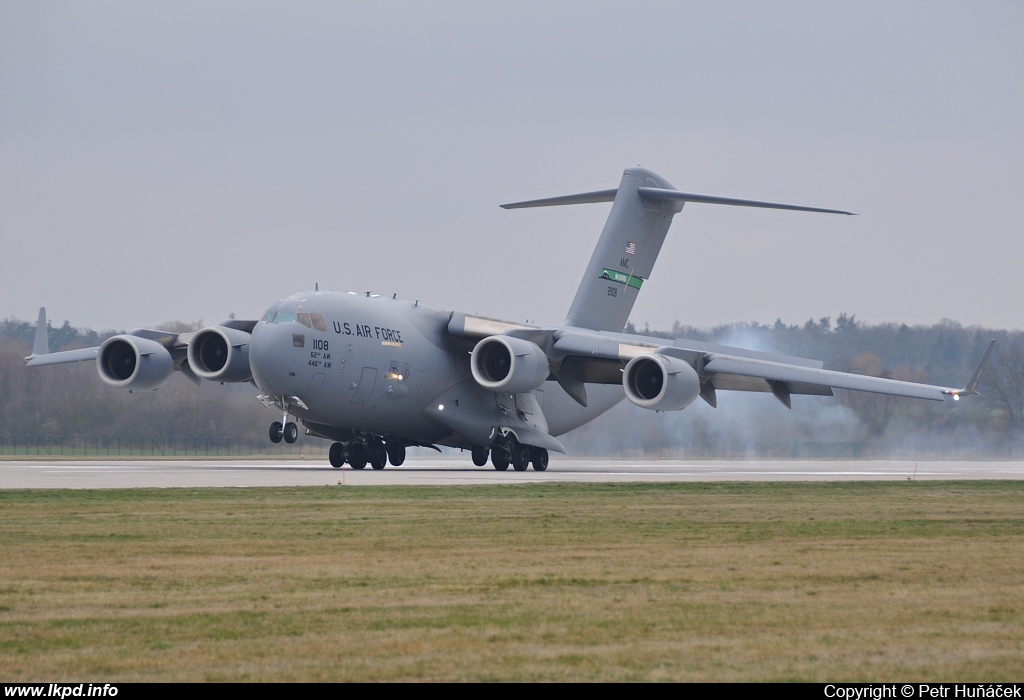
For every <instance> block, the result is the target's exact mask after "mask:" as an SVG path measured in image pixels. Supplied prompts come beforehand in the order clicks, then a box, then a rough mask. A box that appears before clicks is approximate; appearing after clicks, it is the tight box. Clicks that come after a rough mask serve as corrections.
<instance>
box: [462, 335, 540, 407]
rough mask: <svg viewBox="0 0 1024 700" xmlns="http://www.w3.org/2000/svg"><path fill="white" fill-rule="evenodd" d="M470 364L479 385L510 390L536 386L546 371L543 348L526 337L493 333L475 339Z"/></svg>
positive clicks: (513, 392) (526, 389) (516, 391)
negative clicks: (486, 336)
mask: <svg viewBox="0 0 1024 700" xmlns="http://www.w3.org/2000/svg"><path fill="white" fill-rule="evenodd" d="M469 366H470V368H471V369H472V370H473V379H475V380H476V381H477V384H479V385H480V386H482V387H484V388H485V389H491V390H492V391H507V392H509V393H512V394H520V393H523V392H527V391H533V390H534V389H537V388H539V387H540V386H541V385H543V384H544V382H545V381H546V380H547V378H548V371H549V370H548V356H547V355H546V354H545V353H544V351H543V350H541V349H540V348H539V347H537V346H536V345H534V344H533V343H531V342H530V341H528V340H523V339H522V338H513V337H510V336H507V335H492V336H491V337H489V338H484V339H483V340H481V341H480V342H479V343H477V344H476V347H475V348H473V354H472V355H471V356H470V358H469Z"/></svg>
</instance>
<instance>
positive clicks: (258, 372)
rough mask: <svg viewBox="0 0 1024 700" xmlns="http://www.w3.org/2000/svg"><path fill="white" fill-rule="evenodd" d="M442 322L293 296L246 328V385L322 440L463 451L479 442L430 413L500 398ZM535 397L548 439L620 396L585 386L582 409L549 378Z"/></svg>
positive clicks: (484, 407)
mask: <svg viewBox="0 0 1024 700" xmlns="http://www.w3.org/2000/svg"><path fill="white" fill-rule="evenodd" d="M450 318H451V313H450V312H447V311H440V310H437V309H432V308H429V307H427V306H423V305H421V304H418V303H412V302H408V301H402V300H397V299H392V298H381V297H366V296H358V295H355V294H346V293H340V292H326V291H313V292H305V293H300V294H296V295H293V296H291V297H289V298H287V299H282V300H281V301H279V302H277V303H276V304H274V305H273V306H272V307H271V308H270V309H269V310H268V311H267V313H266V314H265V315H264V317H263V319H262V320H261V321H259V322H258V323H257V324H256V326H255V328H253V331H252V340H251V344H250V347H249V364H250V367H251V369H252V375H253V379H254V381H255V383H256V385H257V387H259V389H260V390H261V391H262V392H264V393H265V394H267V395H269V396H273V397H294V398H297V399H299V401H300V402H301V403H295V404H293V407H292V409H291V412H292V413H293V414H295V415H297V416H299V417H300V418H302V420H303V422H304V424H305V425H306V426H307V428H309V429H310V430H311V432H313V433H314V434H320V435H322V436H323V437H328V438H332V439H343V438H344V437H346V436H347V434H348V431H352V432H353V433H356V434H367V435H380V436H385V437H392V438H399V439H402V440H405V441H408V442H410V443H412V444H415V443H422V444H442V445H450V446H454V447H470V446H472V445H473V444H474V442H478V441H475V440H473V439H469V438H467V436H466V435H465V434H460V433H458V432H456V431H454V430H453V429H452V427H451V425H450V424H445V422H443V421H439V420H437V419H436V417H434V416H433V415H432V412H433V411H435V410H436V409H437V408H438V407H439V406H443V405H444V403H445V402H448V404H449V406H452V407H454V406H459V405H461V406H465V408H466V409H469V408H470V406H472V407H473V411H474V415H476V414H480V415H483V416H486V415H488V413H495V415H497V414H498V413H499V412H501V411H504V410H505V408H504V406H503V403H502V402H503V401H504V402H505V403H508V401H507V396H503V395H502V394H500V393H496V392H493V391H488V390H487V389H484V388H483V387H481V386H479V385H478V384H476V382H475V381H474V380H473V378H472V375H471V372H470V364H469V357H470V351H471V350H472V342H467V340H466V339H464V338H457V337H453V336H452V335H450V334H449V333H448V322H449V320H450ZM534 393H535V395H536V398H537V402H538V404H539V405H540V407H541V408H542V410H543V414H544V417H545V418H546V420H547V428H548V431H549V434H551V435H556V436H557V435H561V434H564V433H566V432H568V431H570V430H573V429H574V428H577V427H579V426H581V425H583V424H584V423H587V422H588V421H590V420H593V419H594V418H595V417H597V416H598V415H600V414H601V413H604V412H605V411H607V410H608V409H609V408H611V407H612V406H614V405H615V404H616V403H618V402H619V401H620V400H622V398H623V396H624V394H623V390H622V387H621V385H619V386H615V385H592V386H591V388H590V399H589V401H588V406H587V407H583V406H580V405H579V404H578V403H576V402H575V401H573V400H572V399H571V398H570V397H569V396H568V394H566V393H565V392H564V391H563V390H562V388H561V387H560V386H559V385H558V383H557V382H555V381H550V380H549V381H547V382H545V383H544V386H543V387H541V389H539V390H537V391H536V392H534ZM303 406H304V407H305V408H303ZM428 409H430V410H428ZM448 410H449V411H450V410H451V409H448ZM435 415H436V414H435ZM446 415H447V414H446Z"/></svg>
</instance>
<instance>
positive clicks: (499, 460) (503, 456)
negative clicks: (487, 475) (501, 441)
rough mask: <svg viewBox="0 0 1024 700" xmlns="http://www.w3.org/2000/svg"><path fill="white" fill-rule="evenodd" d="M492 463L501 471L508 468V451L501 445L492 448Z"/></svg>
mask: <svg viewBox="0 0 1024 700" xmlns="http://www.w3.org/2000/svg"><path fill="white" fill-rule="evenodd" d="M491 464H493V465H494V468H495V469H497V470H498V471H499V472H503V471H505V470H506V469H508V452H506V451H505V450H503V449H501V448H500V447H496V448H495V449H493V450H491Z"/></svg>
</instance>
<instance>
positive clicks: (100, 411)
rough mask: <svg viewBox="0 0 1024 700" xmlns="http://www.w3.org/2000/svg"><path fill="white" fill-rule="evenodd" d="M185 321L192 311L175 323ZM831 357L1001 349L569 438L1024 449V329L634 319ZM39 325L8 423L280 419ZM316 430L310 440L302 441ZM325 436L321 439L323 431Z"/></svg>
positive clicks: (14, 345)
mask: <svg viewBox="0 0 1024 700" xmlns="http://www.w3.org/2000/svg"><path fill="white" fill-rule="evenodd" d="M171 325H173V326H175V329H176V330H186V329H187V324H180V323H174V324H171ZM629 330H631V331H636V332H644V333H647V334H650V335H657V336H660V337H665V338H672V337H683V338H692V339H696V340H704V341H709V342H717V343H724V344H729V345H736V346H738V347H745V348H752V349H759V350H766V351H772V352H780V353H785V354H791V355H798V356H801V357H809V358H816V359H821V360H824V361H825V366H826V367H828V368H830V369H839V370H845V371H852V372H858V373H863V374H871V375H875V376H885V377H891V378H895V379H905V380H910V381H926V382H930V383H935V384H943V385H948V386H961V385H963V383H964V382H965V381H966V380H967V378H968V377H969V376H970V374H971V372H972V371H973V370H974V367H975V365H976V364H977V362H978V360H979V359H980V357H981V356H982V354H983V353H984V350H985V348H986V347H987V346H988V343H989V341H990V340H992V339H996V341H997V349H996V352H995V355H994V356H993V358H992V362H991V363H990V365H989V368H988V371H987V372H986V374H985V376H984V378H983V380H982V384H981V387H980V391H981V396H977V397H970V398H969V399H966V400H963V401H960V402H957V403H956V404H948V403H939V402H931V401H918V400H913V399H900V398H895V397H884V396H875V395H870V394H863V393H859V392H845V391H837V392H836V397H835V398H828V397H811V396H794V397H793V408H792V410H788V409H786V408H785V407H784V406H783V405H782V404H781V403H779V402H778V401H777V400H776V399H775V398H774V397H773V396H772V395H770V394H743V393H739V392H720V394H719V407H718V408H717V409H712V408H711V407H710V406H708V405H706V404H705V403H704V402H703V401H700V400H698V401H697V402H696V403H695V404H694V405H693V406H691V407H689V408H687V409H686V410H684V411H680V412H673V413H654V412H651V411H645V410H643V409H640V408H637V407H635V406H632V405H631V404H628V403H626V402H624V403H623V404H621V405H619V406H618V407H616V408H615V409H613V410H612V411H611V412H610V413H609V415H608V416H605V417H602V418H600V419H598V420H597V421H595V422H593V423H591V424H590V425H588V426H584V427H583V428H581V429H580V430H578V431H575V432H574V433H572V434H570V435H567V436H564V437H563V439H562V440H563V442H564V443H565V444H566V446H567V447H569V449H570V451H571V452H572V453H574V454H583V455H588V454H589V455H595V456H610V455H636V456H645V457H650V456H664V457H693V458H710V457H743V458H753V457H763V458H771V457H779V458H784V457H792V456H807V457H891V458H909V459H912V458H915V457H922V458H923V457H936V456H950V457H960V458H963V457H971V456H976V457H989V458H994V457H1003V458H1013V457H1017V456H1020V455H1021V454H1024V333H1021V332H1018V331H1004V330H992V329H985V328H979V327H976V326H975V327H964V326H961V325H960V324H958V323H955V322H952V321H943V322H941V323H938V324H935V325H932V326H907V325H905V324H878V325H867V324H863V323H860V322H858V321H857V320H856V318H855V317H854V316H849V315H847V314H840V315H839V316H838V317H837V318H836V319H835V320H833V319H831V318H822V319H818V320H817V321H815V320H809V321H807V322H806V323H804V324H801V325H787V324H784V323H782V322H781V321H777V322H776V323H774V324H768V325H766V324H757V323H739V324H728V325H723V326H718V327H716V328H712V329H700V328H693V327H689V326H682V325H679V324H678V323H677V324H675V325H674V326H673V328H672V329H671V330H669V331H664V332H661V331H652V330H651V329H648V328H644V329H635V328H630V329H629ZM113 334H115V332H114V331H109V332H106V333H97V332H95V331H92V330H88V329H79V328H74V327H72V326H71V325H70V324H69V323H68V322H65V323H64V324H63V325H62V326H60V327H57V328H54V327H52V326H51V327H50V328H48V337H49V343H50V349H51V351H56V350H62V349H71V348H76V347H87V346H92V345H98V344H99V343H101V342H102V341H103V340H104V339H105V338H106V337H109V336H110V335H113ZM34 335H35V324H33V323H28V322H23V321H17V320H13V319H8V320H6V321H3V322H0V440H2V439H4V438H3V437H2V436H10V435H16V436H22V438H21V439H22V440H23V441H24V439H25V438H26V436H71V435H91V436H94V437H95V436H104V439H107V438H109V439H114V438H117V437H120V438H122V440H128V439H136V440H142V439H143V438H145V439H157V440H164V441H173V440H176V439H184V438H189V439H193V440H196V439H199V440H212V439H218V438H224V437H225V436H230V437H232V438H233V439H235V440H237V441H239V442H241V441H255V442H258V441H261V440H263V439H264V438H265V433H266V428H267V426H268V425H269V424H270V422H271V421H272V420H275V419H276V418H277V416H276V415H273V413H274V412H273V411H269V410H267V409H265V408H264V407H263V406H262V405H261V404H260V403H259V402H257V401H256V399H255V395H256V390H255V388H254V387H253V386H252V385H250V384H241V385H227V386H221V385H217V384H211V383H209V382H203V384H202V386H200V387H196V386H194V385H193V384H192V383H191V382H189V381H188V380H187V379H185V378H184V377H183V376H181V375H180V374H179V373H175V375H174V376H173V377H172V378H171V380H170V381H169V382H168V383H167V384H166V385H165V386H164V387H163V388H161V389H159V390H157V391H153V392H142V393H133V394H129V393H126V392H122V391H118V390H115V389H113V388H111V387H108V386H107V385H105V384H103V383H102V382H101V381H100V380H99V379H98V377H97V376H96V369H95V365H94V363H91V362H86V363H77V364H73V365H56V366H52V367H43V368H38V369H33V370H28V369H26V368H25V367H24V357H25V356H26V355H27V354H28V353H29V352H30V351H31V345H32V340H33V337H34ZM306 439H307V438H302V439H300V442H302V441H303V440H306ZM318 442H319V441H318Z"/></svg>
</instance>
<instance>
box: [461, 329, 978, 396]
mask: <svg viewBox="0 0 1024 700" xmlns="http://www.w3.org/2000/svg"><path fill="white" fill-rule="evenodd" d="M449 332H451V333H453V334H454V335H461V336H469V337H486V336H487V335H496V334H504V335H515V336H519V337H523V338H528V339H531V340H533V341H534V342H536V343H538V344H539V345H542V347H546V349H547V353H548V358H549V360H550V361H551V364H552V372H553V374H554V378H555V379H557V380H558V381H559V383H560V384H561V385H562V387H563V388H565V389H566V391H567V392H568V393H569V394H570V395H571V396H573V398H575V399H576V400H577V401H579V402H580V403H583V404H585V402H586V390H585V387H584V385H585V384H587V383H596V384H618V383H621V382H622V381H623V370H624V369H625V368H626V365H627V363H629V362H630V361H631V360H633V359H634V358H637V357H641V356H646V355H651V356H655V355H659V356H664V357H668V358H673V359H674V360H681V361H683V362H685V363H686V364H688V365H689V366H690V367H692V368H693V370H694V371H695V372H696V374H697V376H698V377H699V380H700V395H701V397H703V398H704V399H705V400H706V401H707V402H708V403H710V404H711V405H715V403H716V399H715V391H717V390H722V391H763V392H771V393H772V394H774V395H775V396H776V397H777V398H778V399H779V400H780V401H782V402H783V403H784V404H786V405H787V406H789V405H790V400H789V397H790V395H792V394H810V395H823V396H831V395H832V390H833V389H849V390H853V391H865V392H871V393H875V394H886V395H889V396H905V397H909V398H915V399H927V400H931V401H943V400H946V399H953V400H957V399H959V398H960V396H965V395H969V394H976V393H977V390H976V389H977V386H978V383H979V382H980V380H981V375H982V372H983V371H984V368H985V366H986V364H987V363H988V360H989V357H990V356H991V354H992V348H993V346H994V345H995V341H992V343H990V344H989V347H988V349H987V350H986V352H985V355H984V356H983V357H982V359H981V362H980V363H979V365H978V367H977V369H976V370H975V371H974V374H973V375H972V376H971V378H970V380H969V381H968V382H967V384H966V385H965V386H964V387H962V388H956V387H946V386H936V385H931V384H919V383H917V382H907V381H900V380H896V379H886V378H883V377H871V376H867V375H862V374H853V373H850V372H839V371H835V370H827V369H824V368H823V363H822V362H820V361H817V360H808V359H805V358H801V357H793V356H789V355H781V354H776V353H768V352H760V351H755V350H746V349H743V348H735V347H730V346H726V345H720V344H717V343H706V342H703V341H696V340H687V339H674V340H668V339H665V338H658V337H654V336H644V335H635V334H628V333H611V332H608V331H593V330H589V329H585V328H575V327H565V326H563V327H558V328H550V327H541V326H529V325H521V324H511V323H507V322H500V321H496V320H493V319H487V318H483V317H476V316H468V315H465V314H454V315H453V317H452V320H451V322H450V323H449ZM556 368H557V369H556Z"/></svg>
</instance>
